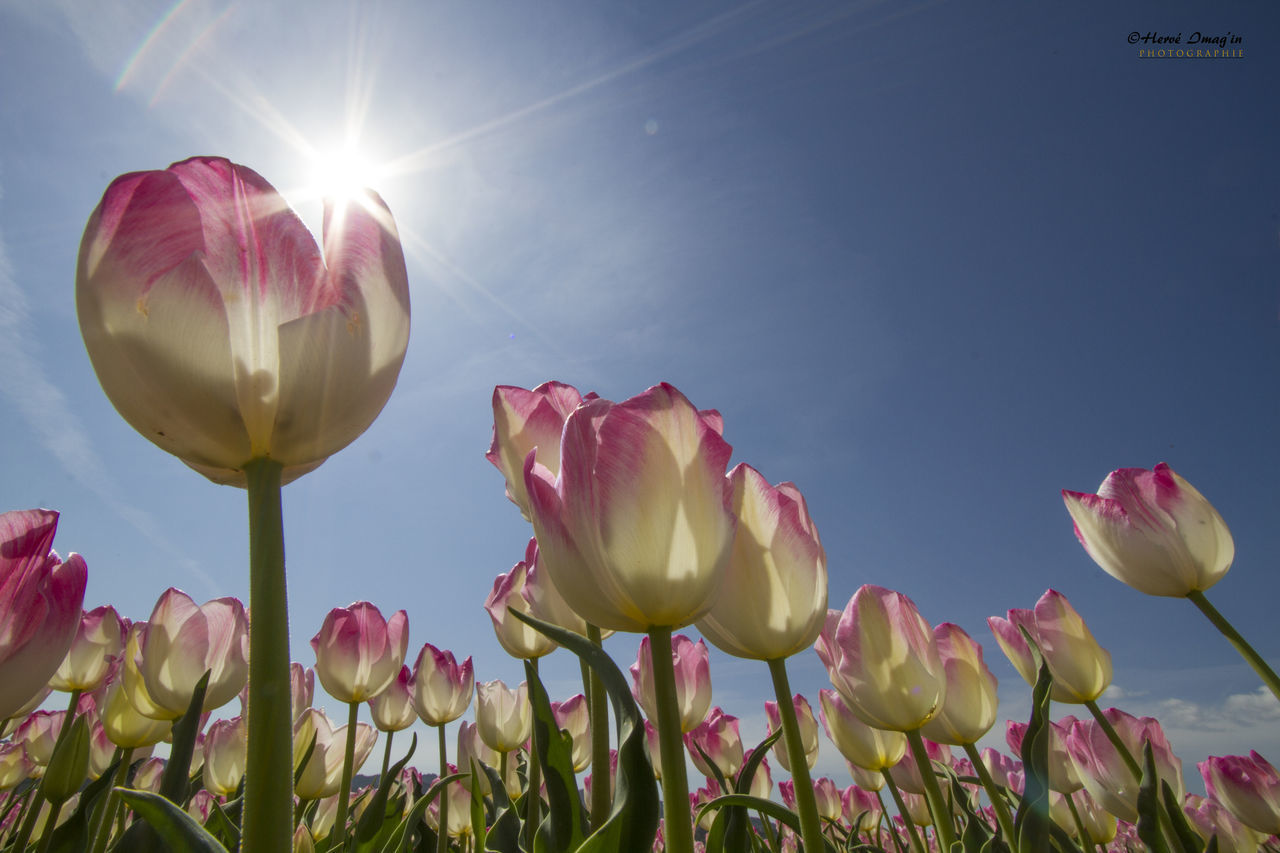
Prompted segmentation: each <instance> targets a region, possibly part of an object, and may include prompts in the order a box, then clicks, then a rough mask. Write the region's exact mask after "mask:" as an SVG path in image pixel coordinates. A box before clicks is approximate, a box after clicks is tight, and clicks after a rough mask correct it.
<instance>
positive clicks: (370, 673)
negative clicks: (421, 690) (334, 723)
mask: <svg viewBox="0 0 1280 853" xmlns="http://www.w3.org/2000/svg"><path fill="white" fill-rule="evenodd" d="M311 648H312V649H313V650H315V653H316V669H315V672H316V677H317V678H319V679H320V685H321V686H322V687H324V690H325V692H326V693H328V694H329V695H330V696H332V697H333V698H334V699H337V700H338V701H339V702H366V701H368V700H369V699H372V698H373V697H374V696H377V695H378V694H379V693H381V692H382V691H383V690H386V689H387V685H389V684H390V683H391V682H392V681H394V680H395V677H396V675H398V674H399V672H400V667H402V666H404V656H405V653H406V652H407V651H408V648H409V617H408V615H407V614H406V613H405V612H404V611H403V610H398V611H396V612H395V613H394V614H392V616H391V618H390V619H384V618H383V617H382V611H380V610H378V608H377V607H375V606H374V605H372V604H370V603H369V602H367V601H357V602H355V603H354V604H352V605H350V606H349V607H335V608H334V609H333V610H330V611H329V615H328V616H326V617H325V619H324V624H322V625H321V626H320V630H319V632H317V633H316V635H315V636H314V637H312V638H311Z"/></svg>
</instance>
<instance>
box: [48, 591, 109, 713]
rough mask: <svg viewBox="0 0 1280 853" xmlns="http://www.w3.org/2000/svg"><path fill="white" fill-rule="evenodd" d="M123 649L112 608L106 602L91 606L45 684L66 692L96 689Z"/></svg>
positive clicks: (82, 617)
mask: <svg viewBox="0 0 1280 853" xmlns="http://www.w3.org/2000/svg"><path fill="white" fill-rule="evenodd" d="M123 652H124V623H122V622H121V621H120V616H119V615H118V614H117V613H116V609H115V608H114V607H111V606H110V605H104V606H102V607H95V608H94V609H93V610H90V611H88V612H86V613H85V614H84V615H83V616H81V618H80V626H79V627H78V628H77V629H76V637H75V639H74V640H72V641H71V648H70V649H69V650H68V651H67V656H66V657H65V658H63V659H62V663H61V664H60V665H59V666H58V671H57V672H55V673H54V674H53V678H51V679H49V685H50V686H51V687H52V688H53V689H54V690H62V691H64V692H67V693H70V692H71V691H72V690H83V691H90V690H96V689H97V688H98V687H99V686H100V685H101V684H102V683H103V682H104V681H105V680H106V678H107V673H108V672H110V670H111V664H112V663H113V662H114V660H115V659H116V658H118V657H119V656H120V655H121V654H122V653H123Z"/></svg>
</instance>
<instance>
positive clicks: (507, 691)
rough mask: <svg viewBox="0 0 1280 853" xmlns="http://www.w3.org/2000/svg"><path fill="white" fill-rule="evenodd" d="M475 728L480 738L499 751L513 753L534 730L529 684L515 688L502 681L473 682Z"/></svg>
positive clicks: (522, 683) (521, 684) (522, 684)
mask: <svg viewBox="0 0 1280 853" xmlns="http://www.w3.org/2000/svg"><path fill="white" fill-rule="evenodd" d="M476 728H477V729H479V731H480V739H481V740H483V741H484V742H485V743H486V744H488V745H489V747H490V748H491V749H494V750H497V751H498V752H514V751H515V750H517V749H519V748H520V747H522V746H523V745H524V743H525V741H527V740H528V739H529V735H531V734H532V733H533V706H532V705H530V704H529V685H528V684H526V683H524V682H521V683H520V686H519V687H517V688H515V689H514V690H513V689H511V688H509V687H507V685H506V684H505V683H503V682H502V681H498V680H495V681H484V682H481V683H480V684H477V685H476Z"/></svg>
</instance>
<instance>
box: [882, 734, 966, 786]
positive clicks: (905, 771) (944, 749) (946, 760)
mask: <svg viewBox="0 0 1280 853" xmlns="http://www.w3.org/2000/svg"><path fill="white" fill-rule="evenodd" d="M924 748H925V754H926V755H927V756H928V757H929V764H930V766H931V767H934V765H939V764H940V765H942V766H944V767H949V766H950V765H951V747H949V746H947V745H946V744H942V743H934V742H933V741H931V740H925V742H924ZM934 771H935V773H936V767H934ZM889 775H890V776H892V777H893V782H894V784H895V785H897V786H898V787H899V788H900V789H902V790H903V791H910V792H911V793H913V794H924V792H925V782H924V777H923V776H922V775H921V773H920V766H919V765H918V764H917V763H916V761H915V759H914V758H913V757H912V756H911V754H910V753H907V754H906V755H904V756H903V757H902V760H901V761H899V762H898V763H897V764H895V765H893V766H892V767H890V768H889Z"/></svg>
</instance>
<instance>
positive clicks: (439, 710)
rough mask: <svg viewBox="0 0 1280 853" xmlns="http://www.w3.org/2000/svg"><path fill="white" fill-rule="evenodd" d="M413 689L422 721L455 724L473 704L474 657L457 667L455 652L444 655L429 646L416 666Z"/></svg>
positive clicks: (439, 724)
mask: <svg viewBox="0 0 1280 853" xmlns="http://www.w3.org/2000/svg"><path fill="white" fill-rule="evenodd" d="M411 686H412V689H413V704H414V707H415V708H417V709H418V716H419V717H421V718H422V722H424V723H426V724H427V725H429V726H442V725H444V724H445V723H449V722H452V721H454V720H456V719H458V718H459V717H461V716H462V715H463V713H465V712H466V710H467V707H468V706H469V705H470V704H471V693H472V690H473V689H474V686H475V674H474V672H473V669H472V666H471V658H467V659H466V660H465V661H463V662H462V663H461V664H458V663H457V662H456V661H455V660H454V658H453V652H449V651H444V652H442V651H440V650H439V649H437V648H436V647H435V646H433V645H431V644H430V643H426V644H425V645H423V647H422V651H421V652H419V653H418V661H417V663H415V664H414V666H413V678H412V680H411Z"/></svg>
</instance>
